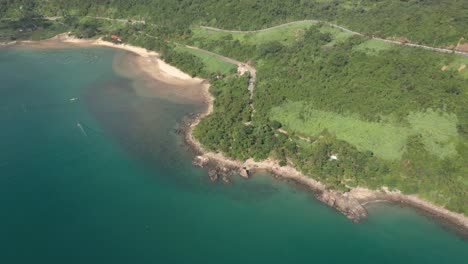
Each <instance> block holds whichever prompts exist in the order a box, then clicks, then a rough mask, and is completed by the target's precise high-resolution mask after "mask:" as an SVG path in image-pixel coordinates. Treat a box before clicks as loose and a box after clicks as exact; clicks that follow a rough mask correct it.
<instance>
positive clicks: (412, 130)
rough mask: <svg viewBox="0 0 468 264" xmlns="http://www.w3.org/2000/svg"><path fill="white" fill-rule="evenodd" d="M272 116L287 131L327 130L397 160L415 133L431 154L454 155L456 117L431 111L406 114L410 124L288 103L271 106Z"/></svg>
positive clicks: (314, 132)
mask: <svg viewBox="0 0 468 264" xmlns="http://www.w3.org/2000/svg"><path fill="white" fill-rule="evenodd" d="M271 117H272V119H273V120H277V121H279V122H281V123H282V124H283V126H284V127H285V128H286V129H287V130H290V131H294V132H296V133H300V134H303V135H307V136H312V137H316V136H318V135H319V134H320V133H321V132H322V131H323V130H325V129H328V131H330V132H332V133H334V134H335V135H336V136H337V137H338V138H339V139H341V140H345V141H347V142H348V143H350V144H352V145H354V146H356V147H357V148H358V149H359V150H360V151H372V152H373V153H374V154H375V155H376V156H378V157H381V158H383V159H387V160H397V159H400V158H401V156H402V155H403V153H404V152H405V150H406V143H407V139H408V137H410V136H413V135H418V134H419V135H421V136H422V140H423V143H424V146H425V148H426V150H427V151H429V152H430V153H432V154H434V155H436V156H438V157H440V158H445V157H447V156H451V155H454V154H456V149H455V143H456V139H457V138H458V134H457V128H456V125H457V118H456V116H455V115H449V114H440V113H438V112H435V111H432V110H428V111H426V112H424V113H411V114H410V115H409V116H408V123H409V125H408V124H406V125H403V124H393V123H387V122H367V121H363V120H361V119H360V118H358V117H354V116H344V115H340V114H336V113H332V112H326V111H320V110H315V109H313V108H312V107H311V106H310V105H308V104H306V103H303V102H289V103H286V104H284V105H282V106H280V107H274V108H273V109H272V111H271Z"/></svg>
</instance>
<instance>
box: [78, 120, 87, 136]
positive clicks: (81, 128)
mask: <svg viewBox="0 0 468 264" xmlns="http://www.w3.org/2000/svg"><path fill="white" fill-rule="evenodd" d="M76 126H77V127H78V128H79V129H80V131H81V133H83V135H84V136H85V137H87V136H88V134H86V131H85V130H84V128H83V126H82V125H81V123H80V122H78V123H76Z"/></svg>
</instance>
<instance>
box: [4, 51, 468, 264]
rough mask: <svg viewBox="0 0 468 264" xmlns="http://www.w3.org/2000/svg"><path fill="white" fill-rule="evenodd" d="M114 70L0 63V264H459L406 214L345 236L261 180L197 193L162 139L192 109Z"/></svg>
mask: <svg viewBox="0 0 468 264" xmlns="http://www.w3.org/2000/svg"><path fill="white" fill-rule="evenodd" d="M122 56H124V57H122ZM116 58H120V59H118V60H116ZM122 58H125V54H124V52H123V51H115V50H111V49H105V48H79V49H78V48H74V49H12V48H10V49H0V263H5V264H17V263H44V264H65V263H67V264H72V263H83V264H84V263H86V264H94V263H96V264H103V263H112V264H120V263H138V264H143V263H204V264H209V263H256V264H258V263H359V264H364V263H399V264H401V263H468V240H466V238H463V237H461V236H459V235H457V234H456V233H455V232H453V231H452V230H450V229H449V228H446V227H444V225H442V224H440V223H438V222H437V221H435V220H432V219H430V218H428V217H426V216H425V215H422V214H420V213H418V212H417V211H415V210H413V209H411V208H406V207H401V206H399V205H391V204H376V205H372V206H370V207H369V213H370V217H369V218H368V219H366V220H364V221H363V222H362V223H361V224H353V223H351V222H350V221H348V220H346V219H345V217H343V216H342V215H340V214H338V213H337V212H335V211H334V210H333V209H331V208H328V207H326V206H325V205H323V204H322V203H320V202H318V201H316V200H315V199H314V198H313V194H312V193H311V192H309V191H307V190H306V189H305V188H303V187H301V186H298V185H295V184H293V183H287V182H284V181H280V180H276V179H274V178H273V177H270V176H269V175H266V174H258V175H255V176H254V177H253V178H252V179H250V180H243V179H240V178H234V182H233V184H231V185H224V184H223V183H221V182H219V183H212V182H210V181H209V178H208V177H207V174H206V172H205V171H203V170H202V169H198V168H194V167H193V166H192V165H191V160H192V156H191V154H190V152H189V151H188V148H187V147H186V146H185V145H184V144H183V142H182V139H181V138H180V137H179V136H178V135H176V133H175V132H174V129H175V128H176V127H177V126H178V124H180V122H181V121H182V120H183V118H184V117H185V116H187V115H188V114H189V113H192V112H197V111H201V109H202V107H203V106H202V104H201V103H198V102H197V101H195V100H194V101H191V100H186V99H179V98H178V97H177V96H176V95H168V96H154V95H148V93H141V92H138V91H137V90H138V89H137V88H138V87H137V86H138V85H139V83H140V82H138V80H135V78H138V77H134V78H133V79H132V78H129V77H123V76H119V75H118V74H117V73H116V71H115V70H114V68H115V63H126V60H125V59H122ZM113 65H114V67H113ZM141 83H143V82H141ZM144 83H145V85H148V83H147V82H144ZM152 85H153V86H154V87H153V89H156V90H157V89H161V90H164V89H171V87H170V85H167V84H163V83H158V82H154V83H153V84H152ZM145 89H148V87H147V88H145ZM158 94H166V93H164V92H162V93H158Z"/></svg>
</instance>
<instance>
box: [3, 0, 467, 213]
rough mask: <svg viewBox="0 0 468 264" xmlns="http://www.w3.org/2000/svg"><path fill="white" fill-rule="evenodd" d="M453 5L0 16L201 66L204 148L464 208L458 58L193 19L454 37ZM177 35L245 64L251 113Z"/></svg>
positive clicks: (14, 7) (207, 7) (463, 96)
mask: <svg viewBox="0 0 468 264" xmlns="http://www.w3.org/2000/svg"><path fill="white" fill-rule="evenodd" d="M466 5H467V2H466V1H457V0H442V1H436V0H427V1H417V0H414V1H412V0H407V1H399V0H388V1H383V0H382V1H379V0H362V1H331V0H330V1H327V0H325V1H324V0H321V1H305V0H303V1H301V0H291V1H276V0H274V1H271V0H270V1H266V0H257V1H228V0H219V1H211V0H205V1H202V0H180V1H173V0H146V1H143V0H141V1H124V0H106V1H104V0H103V1H96V0H94V1H91V0H89V1H86V0H81V1H79V0H67V1H65V0H63V1H59V0H55V1H53V0H52V1H26V0H23V1H20V0H10V1H8V0H7V1H6V2H5V1H4V2H1V3H0V14H1V15H2V17H3V18H6V17H9V18H13V20H12V21H4V22H3V23H4V24H5V25H6V27H12V26H14V25H16V26H17V28H16V29H18V27H22V26H21V25H28V23H29V22H31V21H42V23H43V24H42V26H41V28H42V29H45V30H47V29H50V30H51V31H52V30H54V29H55V27H58V26H57V24H56V23H59V24H60V25H61V27H63V28H66V29H67V30H71V31H73V32H74V34H75V35H77V36H79V37H86V38H92V37H95V36H102V35H104V36H106V35H109V34H118V35H120V36H122V37H123V39H124V41H125V42H127V43H130V44H134V45H138V46H142V47H145V48H148V49H151V50H157V51H159V52H160V53H161V55H162V57H163V58H164V59H165V60H166V61H167V62H169V63H171V64H173V65H176V66H177V67H179V68H181V69H182V70H184V71H185V72H187V73H189V74H191V75H193V76H201V77H204V78H207V79H209V80H210V82H211V84H212V87H211V92H212V93H213V95H214V96H215V97H216V100H215V111H214V113H213V114H212V115H211V116H209V117H207V118H205V119H204V120H203V121H202V122H201V123H200V125H199V126H197V128H196V129H195V132H194V133H195V137H196V138H197V139H199V140H200V141H201V142H202V143H203V144H204V145H205V146H206V147H207V148H209V149H211V150H214V151H222V152H223V153H225V154H226V155H228V156H230V157H234V158H237V159H241V160H244V159H247V158H249V157H253V158H254V159H256V160H262V159H266V158H268V157H272V158H275V159H277V160H279V161H280V164H281V165H286V164H290V165H293V166H295V167H297V168H299V169H300V170H301V171H303V172H304V173H306V174H307V175H310V176H311V177H314V178H316V179H318V180H320V181H322V182H324V183H326V184H327V185H328V186H329V187H330V188H334V189H340V190H344V191H346V190H348V189H349V188H351V187H354V186H366V187H369V188H379V187H382V186H389V187H390V188H397V189H400V190H402V191H403V192H405V193H416V194H418V195H420V196H422V197H423V198H426V199H428V200H430V201H433V202H435V203H437V204H440V205H444V206H446V207H447V208H449V209H451V210H454V211H458V212H464V213H465V214H468V204H467V203H466V201H468V166H467V164H468V96H467V95H468V74H467V72H468V69H465V68H464V67H463V65H465V67H466V64H468V58H466V57H461V56H457V55H454V54H443V53H437V52H433V51H428V50H422V49H416V48H410V47H403V46H398V45H392V44H388V43H383V42H379V41H376V40H373V39H369V38H366V37H360V36H353V35H351V34H348V33H346V32H342V31H340V30H339V29H336V28H330V27H329V26H327V25H322V24H317V23H308V24H302V25H296V26H294V27H287V28H283V29H278V30H273V31H271V32H266V33H256V34H253V33H252V34H243V33H222V32H212V31H209V30H205V29H201V28H200V27H199V25H211V26H217V27H222V28H230V29H258V28H264V27H267V26H271V25H276V24H280V23H282V22H285V21H291V20H298V19H304V18H310V19H315V18H318V19H323V20H327V21H330V22H335V23H337V24H340V25H343V26H346V27H349V28H350V29H353V30H356V31H360V32H364V33H366V34H369V35H378V36H382V37H389V36H390V37H391V36H396V37H405V38H408V39H410V40H412V41H416V42H422V43H426V44H428V45H435V46H437V45H449V44H454V45H455V44H457V43H458V42H459V40H460V39H461V38H463V37H465V38H466V37H467V28H466V25H468V16H467V14H468V12H467V10H468V7H467V6H466ZM43 15H47V16H55V15H56V16H63V18H62V19H60V20H59V21H57V22H54V23H50V22H47V21H45V20H41V19H40V17H41V16H43ZM95 16H103V17H104V16H105V17H115V18H125V19H131V20H145V21H147V22H148V23H146V24H142V23H135V24H132V23H125V22H118V21H106V20H99V19H95V18H93V17H95ZM18 19H19V20H18ZM28 21H29V22H28ZM149 22H150V23H149ZM33 24H37V23H36V22H35V23H33ZM23 27H25V26H23ZM25 28H31V26H26V27H25ZM33 31H35V29H34V30H33ZM0 32H1V30H0ZM54 32H55V31H54ZM175 42H177V43H179V44H177V45H176V44H175ZM183 44H187V45H193V46H198V47H200V48H203V49H206V50H210V51H213V52H216V53H219V54H222V55H225V56H228V57H232V58H235V59H237V60H239V61H244V62H248V63H250V64H251V65H254V66H255V67H256V69H257V82H256V86H255V92H254V97H253V105H254V108H255V112H254V113H253V115H252V109H251V108H250V103H251V100H250V94H249V92H248V91H247V86H248V80H249V76H246V75H244V76H237V75H236V74H234V73H233V71H232V69H230V68H229V67H228V66H226V65H224V64H222V63H220V62H217V63H213V62H211V61H209V60H211V58H207V57H206V55H202V54H199V53H194V52H190V51H188V50H186V49H184V48H183ZM252 117H253V119H252ZM331 157H335V158H333V159H332V158H331Z"/></svg>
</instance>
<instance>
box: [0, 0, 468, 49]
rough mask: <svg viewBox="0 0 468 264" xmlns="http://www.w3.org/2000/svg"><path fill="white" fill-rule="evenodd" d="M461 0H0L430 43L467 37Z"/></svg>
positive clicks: (182, 27) (174, 26)
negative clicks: (301, 26)
mask: <svg viewBox="0 0 468 264" xmlns="http://www.w3.org/2000/svg"><path fill="white" fill-rule="evenodd" d="M467 5H468V2H467V1H464V0H424V1H422V0H359V1H354V0H288V1H283V0H254V1H252V0H236V1H233V0H178V1H174V0H36V1H31V0H3V1H1V3H0V15H1V16H2V17H3V16H8V17H15V16H18V15H19V13H21V12H20V10H19V9H20V7H22V11H24V10H31V11H32V10H33V11H36V12H38V13H41V14H44V15H49V16H56V15H59V16H63V15H79V16H84V15H94V16H108V17H114V18H134V19H145V20H146V21H148V22H152V23H154V24H157V25H158V28H157V29H156V30H158V32H159V33H160V34H174V33H177V34H178V35H184V33H185V35H187V34H188V33H189V32H190V26H192V25H198V24H205V25H210V26H217V27H221V28H228V29H243V30H244V29H260V28H264V27H267V26H271V25H276V24H281V23H283V22H286V21H293V20H300V19H322V20H325V21H328V22H333V23H336V24H339V25H342V26H345V27H349V28H350V29H352V30H355V31H359V32H363V33H366V34H369V35H376V36H381V37H404V38H407V39H409V40H411V41H414V42H422V43H425V44H428V45H433V46H445V45H451V44H453V45H456V44H457V43H458V41H459V40H460V39H461V38H465V39H468V35H467V34H468V32H467V27H466V25H468V15H467V12H466V10H467V9H468V7H467Z"/></svg>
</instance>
